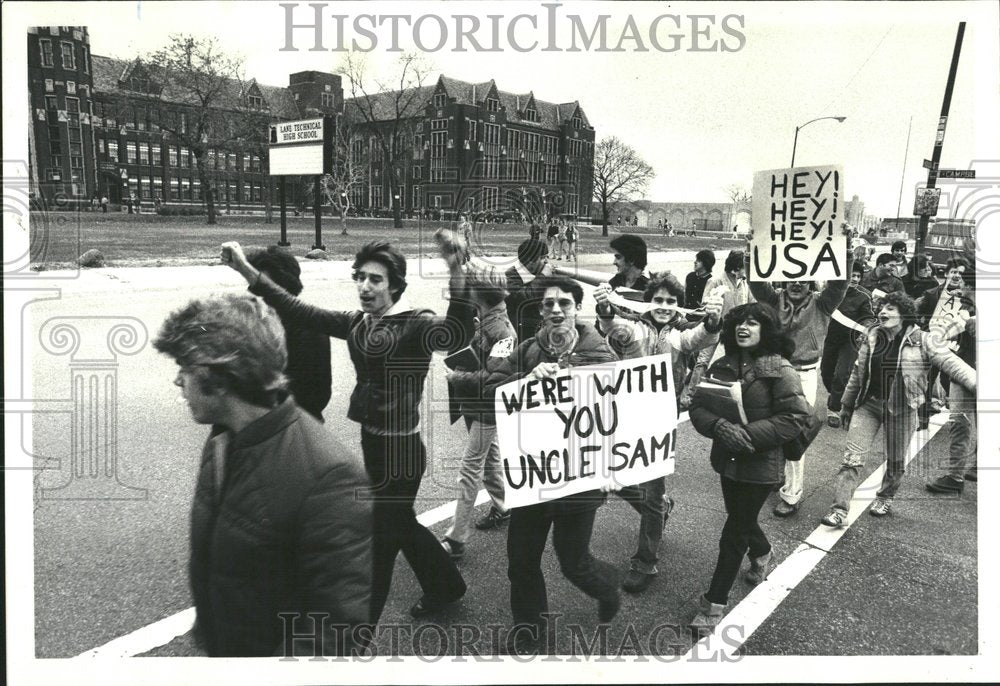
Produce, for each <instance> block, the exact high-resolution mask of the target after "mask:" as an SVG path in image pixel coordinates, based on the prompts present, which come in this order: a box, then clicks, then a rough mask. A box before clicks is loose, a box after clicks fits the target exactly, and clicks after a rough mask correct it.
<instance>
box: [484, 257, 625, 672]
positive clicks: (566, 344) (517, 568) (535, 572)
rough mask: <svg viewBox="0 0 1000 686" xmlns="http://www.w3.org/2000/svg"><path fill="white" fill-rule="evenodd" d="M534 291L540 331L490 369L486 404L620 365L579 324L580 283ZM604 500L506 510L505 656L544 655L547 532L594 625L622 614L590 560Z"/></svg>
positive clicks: (607, 574)
mask: <svg viewBox="0 0 1000 686" xmlns="http://www.w3.org/2000/svg"><path fill="white" fill-rule="evenodd" d="M539 285H540V286H542V287H544V290H543V295H542V300H541V305H540V311H541V315H542V324H541V327H540V328H539V330H538V333H537V334H536V335H535V336H534V337H532V338H529V339H528V340H526V341H524V342H523V343H521V344H520V345H519V346H518V347H517V348H516V349H515V350H514V352H513V353H511V355H510V356H509V357H507V358H503V359H502V360H500V361H499V362H498V363H497V364H496V365H495V366H494V367H492V369H491V373H490V376H489V379H488V380H487V382H486V389H487V394H488V396H489V397H492V396H493V395H494V394H495V392H496V389H497V387H499V386H502V385H503V384H505V383H508V382H510V381H515V380H517V379H522V378H525V377H530V378H534V379H543V378H548V377H552V376H554V375H556V374H557V373H558V372H559V370H560V369H563V368H565V367H569V366H582V365H590V364H598V363H601V362H607V363H611V362H614V361H616V360H617V359H618V358H617V356H616V355H615V353H614V352H613V351H612V350H611V348H609V347H608V344H607V342H606V341H605V340H604V338H603V337H602V336H601V335H600V334H599V333H598V332H597V331H596V330H595V329H594V327H593V326H591V325H590V324H587V323H585V322H583V321H581V320H580V319H579V318H578V314H579V312H580V309H581V307H582V302H583V288H581V287H580V284H579V283H577V282H576V281H574V280H573V279H570V278H566V277H544V278H543V279H541V280H540V284H539ZM604 500H605V494H604V493H602V492H601V490H592V491H585V492H583V493H577V494H575V495H570V496H566V497H564V498H561V499H559V500H554V501H549V502H543V503H539V504H536V505H529V506H526V507H519V508H515V509H514V510H512V512H511V517H510V524H509V529H508V535H507V578H508V579H510V607H511V612H512V613H513V616H514V622H515V627H514V629H513V630H512V631H511V633H510V634H509V635H508V641H507V650H508V652H509V653H511V654H519V655H525V654H535V653H538V652H543V651H544V650H545V649H546V647H547V644H548V641H546V640H545V635H546V632H545V626H544V621H543V613H546V612H548V599H547V596H546V593H545V577H544V575H543V574H542V553H543V552H544V551H545V543H546V540H547V539H548V535H549V529H552V530H553V533H552V544H553V546H554V547H555V552H556V556H557V557H558V558H559V566H560V568H561V569H562V571H563V574H565V575H566V578H567V579H569V580H570V582H572V583H573V585H575V586H576V587H577V588H579V589H580V590H581V591H583V592H584V593H586V594H587V595H589V596H590V597H591V598H595V599H597V601H598V618H599V619H600V621H601V622H610V621H611V620H612V619H613V618H614V616H615V615H616V614H617V613H618V609H619V607H620V606H621V597H620V594H619V590H618V583H619V582H618V572H617V570H616V569H615V568H614V567H613V566H612V565H610V564H608V563H607V562H605V561H603V560H599V559H596V558H594V556H593V555H591V554H590V537H591V533H592V532H593V528H594V518H595V517H596V515H597V508H599V507H600V506H601V505H602V504H603V503H604ZM550 638H553V637H550Z"/></svg>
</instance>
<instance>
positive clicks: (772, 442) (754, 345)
mask: <svg viewBox="0 0 1000 686" xmlns="http://www.w3.org/2000/svg"><path fill="white" fill-rule="evenodd" d="M721 338H722V345H723V348H724V349H725V351H726V352H725V355H724V356H723V357H721V358H720V359H719V360H718V361H716V362H715V364H713V365H712V366H711V367H710V368H709V370H708V372H707V373H706V374H705V379H706V380H711V381H719V382H724V383H738V384H740V388H741V394H742V405H743V408H744V410H745V413H746V418H747V419H748V420H749V421H748V422H747V423H746V424H742V423H739V422H740V418H739V417H737V416H735V415H732V414H729V413H728V412H727V411H726V409H725V408H721V407H719V406H717V405H716V404H715V403H714V402H712V401H713V398H712V397H710V396H707V395H706V394H704V393H701V392H698V391H696V392H695V394H694V397H693V398H692V399H691V410H690V416H691V424H692V426H694V428H695V430H696V431H698V433H700V434H701V435H703V436H708V437H709V438H711V439H712V452H711V460H712V468H713V469H715V471H716V472H717V473H718V474H719V477H720V481H721V484H722V497H723V501H724V502H725V506H726V515H727V517H726V523H725V525H724V526H723V527H722V535H721V537H720V538H719V557H718V560H717V562H716V565H715V572H714V573H713V575H712V581H711V583H710V584H709V587H708V590H707V591H706V592H705V594H704V595H703V596H702V597H701V599H700V604H699V611H698V613H697V614H696V615H695V617H694V619H693V620H692V621H691V622H690V626H691V628H692V629H694V630H695V631H696V632H700V631H703V630H711V629H714V628H715V627H716V626H717V625H718V623H719V621H720V620H721V619H722V615H723V613H724V612H725V609H726V604H727V603H728V602H729V591H730V590H731V589H732V587H733V583H735V581H736V577H737V576H738V575H739V571H740V567H741V565H742V563H743V557H744V556H745V555H747V554H749V557H750V568H749V569H748V570H747V572H746V573H745V574H744V579H745V580H746V581H747V583H749V584H751V585H756V584H759V583H761V582H762V581H763V580H764V579H765V578H767V575H768V573H769V571H770V567H771V559H772V552H771V543H770V542H769V541H768V540H767V536H766V535H765V534H764V532H763V530H761V528H760V524H759V523H758V521H757V519H758V516H759V514H760V510H761V508H762V507H763V506H764V503H765V502H766V501H767V498H768V496H769V495H770V493H771V491H773V490H774V488H775V487H776V486H778V485H780V484H781V483H782V481H784V479H785V469H784V467H785V462H786V460H785V453H784V451H783V449H782V447H783V446H784V445H785V444H786V443H789V442H791V441H792V440H794V439H795V438H796V437H798V436H799V435H800V434H801V433H802V432H803V430H804V428H805V427H806V424H807V422H808V418H809V413H810V408H809V404H808V403H807V402H806V399H805V397H804V396H803V394H802V384H801V382H800V381H799V374H798V372H797V371H796V370H795V367H793V366H792V363H791V362H790V358H791V356H792V352H793V351H794V349H795V343H794V341H792V339H791V337H790V336H788V335H787V333H786V332H785V331H784V329H783V327H782V325H781V320H780V318H779V317H778V313H777V312H776V311H775V310H774V308H772V307H771V306H770V305H766V304H764V303H750V304H748V305H741V306H740V307H737V308H736V309H734V310H731V311H730V312H729V313H728V314H727V315H726V317H725V320H724V321H723V325H722V337H721ZM727 414H728V415H729V416H728V417H727V416H726V415H727Z"/></svg>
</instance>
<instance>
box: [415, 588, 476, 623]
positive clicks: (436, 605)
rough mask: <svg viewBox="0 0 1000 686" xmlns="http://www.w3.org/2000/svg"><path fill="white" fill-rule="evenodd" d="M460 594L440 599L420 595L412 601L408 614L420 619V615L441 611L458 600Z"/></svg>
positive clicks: (424, 615)
mask: <svg viewBox="0 0 1000 686" xmlns="http://www.w3.org/2000/svg"><path fill="white" fill-rule="evenodd" d="M462 595H465V593H464V592H463V593H462ZM462 595H460V596H458V597H457V598H452V599H450V600H442V599H438V598H434V597H432V596H429V595H424V596H421V598H420V600H418V601H417V602H416V603H414V605H413V607H411V608H410V616H411V617H413V618H414V619H420V618H421V617H426V616H428V615H432V614H436V613H438V612H441V611H442V610H443V609H445V608H446V607H448V606H449V605H451V604H452V603H454V602H457V601H458V600H460V599H461V597H462Z"/></svg>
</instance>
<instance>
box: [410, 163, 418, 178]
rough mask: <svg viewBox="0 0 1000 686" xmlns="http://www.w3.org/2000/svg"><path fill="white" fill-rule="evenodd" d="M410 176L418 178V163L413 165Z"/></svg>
mask: <svg viewBox="0 0 1000 686" xmlns="http://www.w3.org/2000/svg"><path fill="white" fill-rule="evenodd" d="M412 178H414V179H419V178H420V165H418V164H415V165H413V175H412Z"/></svg>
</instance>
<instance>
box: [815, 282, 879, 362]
mask: <svg viewBox="0 0 1000 686" xmlns="http://www.w3.org/2000/svg"><path fill="white" fill-rule="evenodd" d="M837 311H838V312H840V314H842V315H844V316H845V317H846V318H847V319H850V320H851V321H852V322H854V323H855V324H858V325H860V326H862V327H864V328H866V329H867V328H868V327H869V326H871V325H872V324H874V323H875V313H874V312H873V311H872V294H871V293H869V292H868V290H867V289H866V288H862V287H861V286H849V287H848V288H847V293H846V294H845V295H844V299H843V301H842V302H841V303H840V306H839V307H838V308H837ZM856 331H857V330H856V329H853V328H850V327H848V326H845V325H844V324H841V323H840V322H839V321H837V319H836V318H835V317H831V320H830V328H829V329H828V331H827V334H826V343H825V345H826V347H830V346H834V347H839V346H842V345H846V344H849V343H850V342H851V341H852V340H853V337H854V336H855V335H856Z"/></svg>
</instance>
